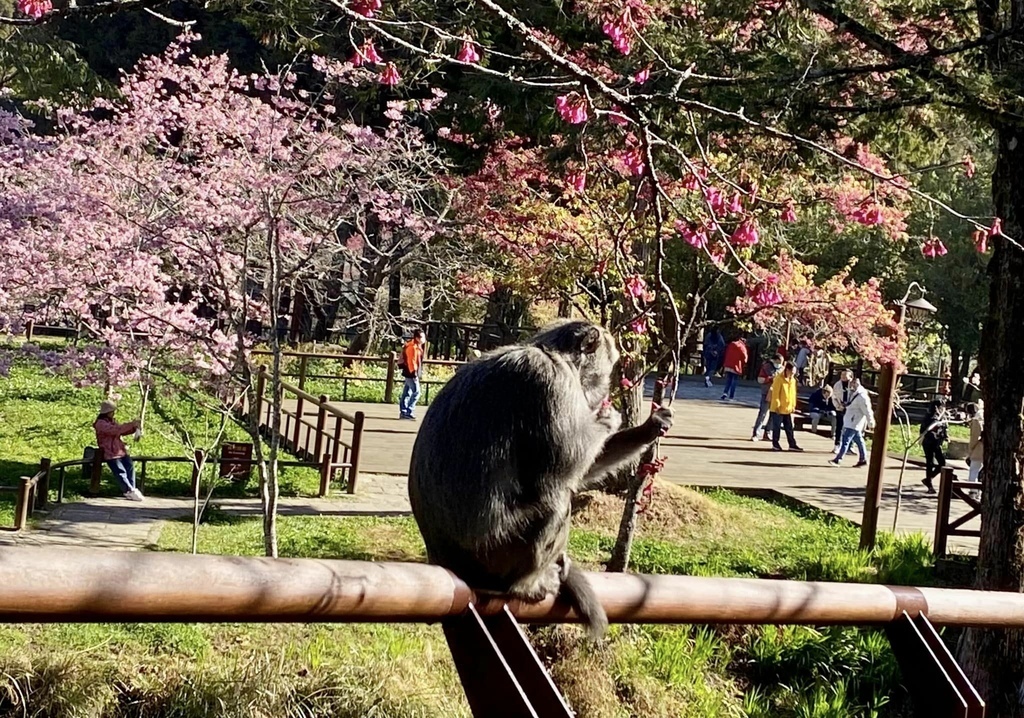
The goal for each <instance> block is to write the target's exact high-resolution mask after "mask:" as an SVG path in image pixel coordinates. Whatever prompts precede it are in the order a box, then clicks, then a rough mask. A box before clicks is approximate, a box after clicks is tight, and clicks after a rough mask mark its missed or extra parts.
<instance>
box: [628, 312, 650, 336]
mask: <svg viewBox="0 0 1024 718" xmlns="http://www.w3.org/2000/svg"><path fill="white" fill-rule="evenodd" d="M629 328H630V329H631V330H632V331H633V333H634V334H646V333H647V317H646V316H642V317H637V318H636V319H634V320H633V321H631V322H630V323H629Z"/></svg>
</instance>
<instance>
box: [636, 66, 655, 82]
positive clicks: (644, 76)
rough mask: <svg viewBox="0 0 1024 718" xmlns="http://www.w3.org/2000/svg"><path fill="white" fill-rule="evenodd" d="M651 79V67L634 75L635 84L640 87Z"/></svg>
mask: <svg viewBox="0 0 1024 718" xmlns="http://www.w3.org/2000/svg"><path fill="white" fill-rule="evenodd" d="M649 79H651V66H650V65H648V66H647V67H645V68H644V69H642V70H640V72H638V73H636V74H635V75H633V82H635V83H636V84H638V85H642V84H644V83H645V82H647V81H648V80H649Z"/></svg>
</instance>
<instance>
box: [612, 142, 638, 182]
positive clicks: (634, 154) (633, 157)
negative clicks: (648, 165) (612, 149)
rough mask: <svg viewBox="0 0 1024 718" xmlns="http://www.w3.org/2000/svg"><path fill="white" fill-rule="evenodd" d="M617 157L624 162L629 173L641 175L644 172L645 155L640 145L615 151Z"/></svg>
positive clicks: (623, 165) (623, 164)
mask: <svg viewBox="0 0 1024 718" xmlns="http://www.w3.org/2000/svg"><path fill="white" fill-rule="evenodd" d="M615 158H616V159H617V160H618V161H619V162H621V163H622V167H623V169H625V171H626V173H627V174H630V175H633V176H634V177H639V176H640V175H642V174H643V173H644V155H643V152H641V151H640V148H639V147H634V148H632V149H628V150H620V151H618V152H617V153H615Z"/></svg>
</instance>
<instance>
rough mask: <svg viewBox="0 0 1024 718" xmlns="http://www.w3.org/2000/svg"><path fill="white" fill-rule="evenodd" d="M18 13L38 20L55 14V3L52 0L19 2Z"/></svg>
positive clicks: (24, 0)
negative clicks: (49, 14) (51, 13)
mask: <svg viewBox="0 0 1024 718" xmlns="http://www.w3.org/2000/svg"><path fill="white" fill-rule="evenodd" d="M18 12H20V13H22V14H24V15H28V16H29V17H30V18H32V19H33V20H38V19H39V18H41V17H42V16H43V15H46V14H48V13H50V12H53V3H52V2H50V0H18Z"/></svg>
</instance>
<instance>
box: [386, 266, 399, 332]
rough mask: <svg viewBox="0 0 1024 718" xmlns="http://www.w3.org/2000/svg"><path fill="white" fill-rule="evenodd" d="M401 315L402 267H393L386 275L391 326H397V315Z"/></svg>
mask: <svg viewBox="0 0 1024 718" xmlns="http://www.w3.org/2000/svg"><path fill="white" fill-rule="evenodd" d="M400 316H402V268H401V267H395V269H394V271H392V272H391V274H390V275H388V319H390V320H391V325H392V327H396V326H398V317H400Z"/></svg>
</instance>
